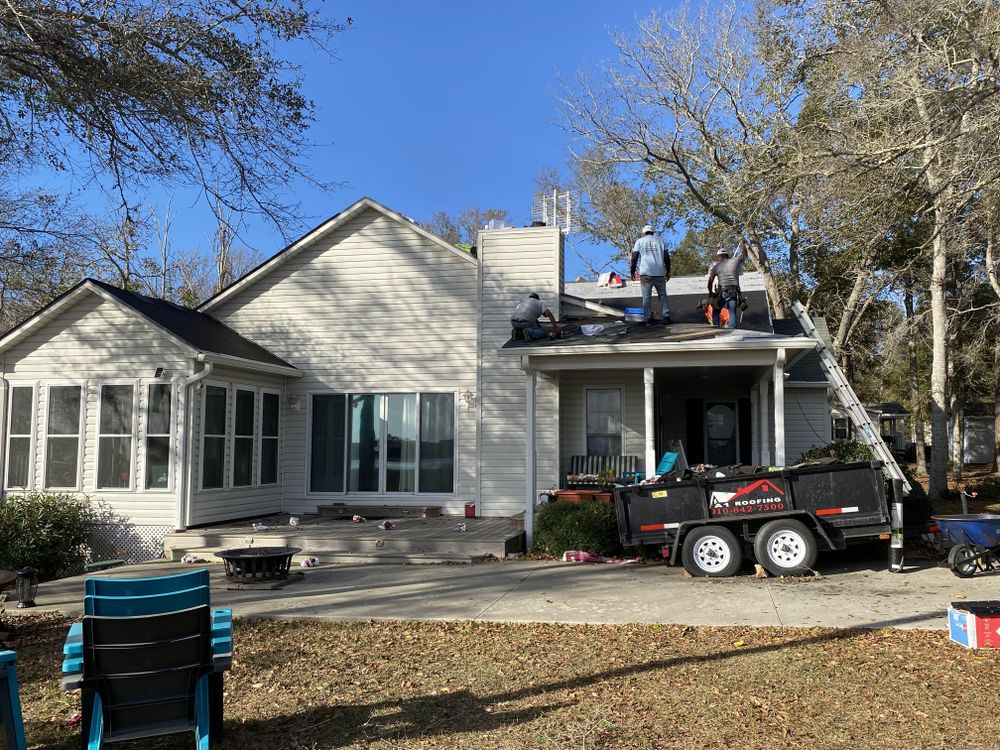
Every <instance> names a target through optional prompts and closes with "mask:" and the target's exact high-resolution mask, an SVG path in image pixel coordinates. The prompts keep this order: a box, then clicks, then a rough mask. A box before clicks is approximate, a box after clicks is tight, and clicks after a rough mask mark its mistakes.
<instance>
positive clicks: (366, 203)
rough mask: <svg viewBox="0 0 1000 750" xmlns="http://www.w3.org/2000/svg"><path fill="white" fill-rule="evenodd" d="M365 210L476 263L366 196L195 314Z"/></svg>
mask: <svg viewBox="0 0 1000 750" xmlns="http://www.w3.org/2000/svg"><path fill="white" fill-rule="evenodd" d="M369 208H371V209H374V210H376V211H378V212H379V213H381V214H382V215H384V216H387V217H388V218H390V219H392V220H393V221H396V222H398V223H399V224H401V225H402V226H404V227H406V228H407V229H411V230H413V231H414V232H416V233H417V234H419V235H420V236H421V237H423V238H424V239H427V240H430V241H431V242H433V243H434V244H435V245H438V246H439V247H441V248H443V249H445V250H447V251H448V252H450V253H452V254H453V255H455V256H457V257H459V258H462V259H463V260H465V261H467V262H469V263H472V264H473V265H478V264H479V261H478V260H477V259H476V258H473V257H472V255H470V254H469V253H466V252H463V251H462V250H459V249H458V248H457V247H455V246H454V245H451V244H449V243H447V242H445V241H444V240H443V239H441V238H440V237H437V236H436V235H433V234H431V233H430V232H428V231H427V230H426V229H423V228H422V227H420V226H418V225H417V224H416V223H415V222H414V221H412V220H411V219H408V218H407V217H405V216H403V214H401V213H399V212H397V211H393V210H392V209H390V208H388V207H386V206H383V205H382V204H381V203H379V202H378V201H376V200H373V199H371V198H368V197H367V196H366V197H364V198H361V199H360V200H358V201H356V202H355V203H353V204H351V205H350V206H348V207H347V208H346V209H344V210H343V211H341V212H340V213H338V214H336V215H334V216H333V217H331V218H330V219H327V220H326V221H325V222H323V223H322V224H320V225H319V226H318V227H316V228H315V229H313V230H312V231H310V232H308V233H307V234H305V235H303V236H302V237H300V238H299V239H298V240H296V241H295V242H293V243H292V244H291V245H289V246H288V247H286V248H285V249H284V250H281V251H280V252H278V253H277V254H276V255H274V256H273V257H272V258H271V259H270V260H268V261H265V262H264V263H263V264H261V265H260V266H258V267H257V268H255V269H254V270H252V271H250V272H249V273H248V274H246V275H245V276H244V277H243V278H241V279H239V280H237V281H236V282H235V283H234V284H232V285H230V286H229V287H228V288H226V289H223V290H222V291H221V292H219V293H218V294H217V295H215V296H214V297H212V298H210V299H207V300H205V301H204V302H203V303H201V305H199V306H198V307H197V308H195V309H196V310H198V312H208V311H209V310H211V309H212V308H214V307H218V306H219V305H220V304H222V303H223V302H225V301H226V300H227V299H229V298H230V297H232V296H233V295H235V294H237V293H238V292H241V291H242V290H243V289H245V288H246V287H248V286H251V285H252V284H254V283H255V282H256V281H257V280H259V279H260V278H262V277H263V276H266V275H267V274H269V273H270V272H271V271H273V270H274V269H275V268H277V267H278V266H280V265H282V264H283V263H285V262H287V261H289V260H291V259H292V258H294V257H295V256H296V255H298V254H299V253H300V252H301V251H302V250H304V249H305V248H307V247H309V246H310V245H312V244H313V243H314V242H316V241H317V240H319V239H321V238H322V237H323V236H324V235H326V234H329V233H330V232H332V231H333V230H335V229H337V228H338V227H341V226H343V225H344V224H346V223H347V222H349V221H350V220H351V219H353V218H354V217H355V216H358V215H359V214H361V213H362V212H363V211H365V210H366V209H369Z"/></svg>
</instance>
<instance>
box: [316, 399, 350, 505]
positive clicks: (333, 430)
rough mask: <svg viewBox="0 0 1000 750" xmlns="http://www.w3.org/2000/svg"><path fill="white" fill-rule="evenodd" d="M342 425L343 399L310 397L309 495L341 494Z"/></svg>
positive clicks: (342, 480) (344, 403)
mask: <svg viewBox="0 0 1000 750" xmlns="http://www.w3.org/2000/svg"><path fill="white" fill-rule="evenodd" d="M346 422H347V397H346V396H339V395H337V396H335V395H332V394H317V395H315V396H313V397H312V420H311V425H310V428H311V431H312V443H311V450H310V456H309V459H310V460H309V491H310V492H343V491H344V447H345V445H346V441H345V438H344V436H345V425H346Z"/></svg>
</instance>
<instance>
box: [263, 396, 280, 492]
mask: <svg viewBox="0 0 1000 750" xmlns="http://www.w3.org/2000/svg"><path fill="white" fill-rule="evenodd" d="M280 408H281V397H280V396H279V395H278V394H277V393H261V394H260V484H277V483H278V430H279V429H280V426H281V414H280V411H279V410H280Z"/></svg>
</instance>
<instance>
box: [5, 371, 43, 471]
mask: <svg viewBox="0 0 1000 750" xmlns="http://www.w3.org/2000/svg"><path fill="white" fill-rule="evenodd" d="M7 411H8V415H7V478H6V484H5V485H4V486H5V487H7V488H8V489H27V488H28V486H29V484H30V483H31V453H32V450H31V449H32V447H33V446H32V435H33V434H34V429H33V424H32V423H33V422H34V419H35V388H34V386H30V385H29V386H21V385H15V386H12V387H11V389H10V402H9V403H8V406H7Z"/></svg>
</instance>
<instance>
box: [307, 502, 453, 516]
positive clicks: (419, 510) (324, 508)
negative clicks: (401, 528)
mask: <svg viewBox="0 0 1000 750" xmlns="http://www.w3.org/2000/svg"><path fill="white" fill-rule="evenodd" d="M316 510H317V512H318V514H319V515H320V516H321V517H323V518H353V517H354V516H363V517H364V518H436V517H437V516H440V515H441V508H440V506H437V505H349V504H347V503H331V504H330V505H320V506H319V507H318V508H317V509H316Z"/></svg>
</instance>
